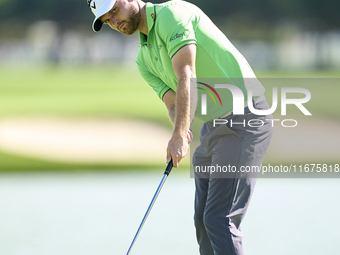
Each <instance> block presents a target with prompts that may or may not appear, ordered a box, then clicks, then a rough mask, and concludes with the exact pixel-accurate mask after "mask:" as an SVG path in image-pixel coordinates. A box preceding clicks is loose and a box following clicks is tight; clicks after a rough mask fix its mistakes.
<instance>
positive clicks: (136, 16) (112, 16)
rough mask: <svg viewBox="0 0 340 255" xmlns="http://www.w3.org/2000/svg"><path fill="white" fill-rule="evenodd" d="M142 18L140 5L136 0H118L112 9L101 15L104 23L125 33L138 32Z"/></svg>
mask: <svg viewBox="0 0 340 255" xmlns="http://www.w3.org/2000/svg"><path fill="white" fill-rule="evenodd" d="M140 18H141V12H140V8H139V5H138V3H137V2H136V1H134V0H117V1H116V3H115V5H114V6H113V7H112V9H111V10H110V11H109V12H107V13H105V14H104V15H103V16H101V17H100V20H101V21H102V22H103V24H108V25H109V26H110V27H111V28H112V29H114V30H117V31H119V32H121V33H123V34H127V35H132V34H133V33H134V32H136V30H137V28H138V25H139V22H140Z"/></svg>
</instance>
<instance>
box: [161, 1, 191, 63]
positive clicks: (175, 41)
mask: <svg viewBox="0 0 340 255" xmlns="http://www.w3.org/2000/svg"><path fill="white" fill-rule="evenodd" d="M195 18H196V17H195V16H194V15H193V14H190V12H189V13H188V12H187V10H185V9H180V8H174V7H165V8H163V9H161V10H160V12H159V13H158V14H157V18H156V20H157V32H158V34H159V36H160V38H162V39H163V41H164V43H165V45H166V48H167V51H168V55H169V57H170V58H172V57H173V55H175V53H176V52H177V51H178V50H179V49H180V48H182V47H183V46H185V45H187V44H189V43H196V36H195V28H194V26H193V24H194V22H193V21H194V19H195Z"/></svg>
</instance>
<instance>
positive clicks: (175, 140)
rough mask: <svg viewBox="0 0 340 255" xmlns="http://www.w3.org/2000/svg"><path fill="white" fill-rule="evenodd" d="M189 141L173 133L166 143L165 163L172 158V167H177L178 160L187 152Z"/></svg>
mask: <svg viewBox="0 0 340 255" xmlns="http://www.w3.org/2000/svg"><path fill="white" fill-rule="evenodd" d="M188 147H189V141H188V139H187V138H186V137H181V136H175V135H173V136H172V137H171V139H170V141H169V143H168V148H167V156H166V160H167V163H169V162H170V160H171V159H172V163H173V166H174V167H178V164H179V162H180V161H181V160H182V158H184V157H185V156H186V155H187V153H188Z"/></svg>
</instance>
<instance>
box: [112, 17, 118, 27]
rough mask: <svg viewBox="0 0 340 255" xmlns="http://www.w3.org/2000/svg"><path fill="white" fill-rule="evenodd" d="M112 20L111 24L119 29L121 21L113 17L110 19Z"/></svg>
mask: <svg viewBox="0 0 340 255" xmlns="http://www.w3.org/2000/svg"><path fill="white" fill-rule="evenodd" d="M110 20H111V23H112V25H113V26H114V27H117V26H118V25H119V23H120V21H119V19H117V18H116V17H113V16H111V17H110Z"/></svg>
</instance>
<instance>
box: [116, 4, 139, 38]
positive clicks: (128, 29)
mask: <svg viewBox="0 0 340 255" xmlns="http://www.w3.org/2000/svg"><path fill="white" fill-rule="evenodd" d="M140 19H141V12H140V7H139V5H138V8H137V7H136V6H130V8H129V16H128V18H127V19H126V20H124V21H123V22H122V23H125V24H124V28H123V30H120V32H121V33H123V34H126V35H132V34H134V33H135V32H136V31H137V28H138V26H139V22H140Z"/></svg>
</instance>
